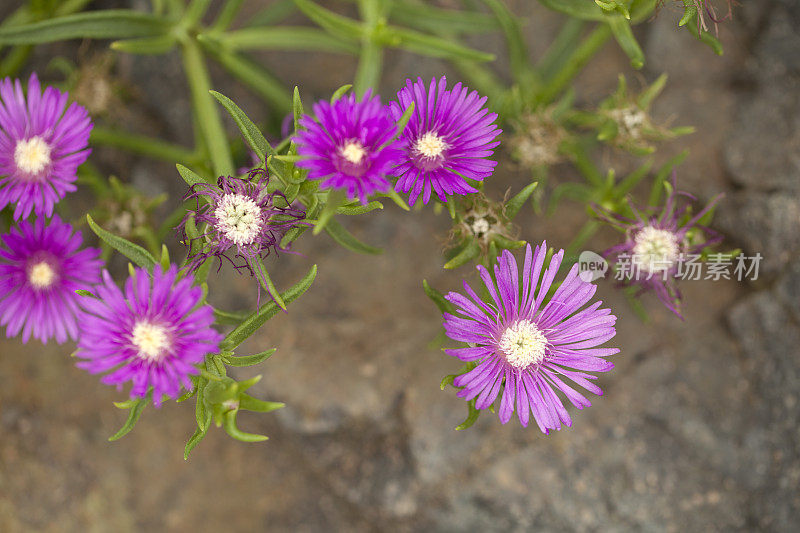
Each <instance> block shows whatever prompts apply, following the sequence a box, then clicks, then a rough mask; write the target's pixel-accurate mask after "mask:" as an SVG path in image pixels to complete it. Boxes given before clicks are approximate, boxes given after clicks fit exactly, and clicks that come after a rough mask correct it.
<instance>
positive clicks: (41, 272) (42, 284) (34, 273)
mask: <svg viewBox="0 0 800 533" xmlns="http://www.w3.org/2000/svg"><path fill="white" fill-rule="evenodd" d="M55 279H56V271H55V270H53V267H52V266H50V265H49V264H48V263H47V262H46V261H42V262H40V263H36V264H34V265H32V266H31V267H30V268H28V281H29V282H30V284H31V285H33V287H34V288H36V289H39V290H41V289H46V288H48V287H49V286H50V285H52V284H53V282H54V281H55Z"/></svg>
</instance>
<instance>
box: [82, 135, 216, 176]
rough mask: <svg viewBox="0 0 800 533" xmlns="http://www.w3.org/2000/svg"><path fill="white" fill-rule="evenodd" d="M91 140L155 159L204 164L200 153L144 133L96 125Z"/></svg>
mask: <svg viewBox="0 0 800 533" xmlns="http://www.w3.org/2000/svg"><path fill="white" fill-rule="evenodd" d="M91 142H92V143H96V144H100V145H104V146H112V147H114V148H122V149H123V150H128V151H130V152H135V153H137V154H141V155H145V156H147V157H152V158H153V159H161V160H163V161H168V162H170V163H181V164H182V165H184V166H187V167H197V166H201V165H202V160H201V158H200V157H199V156H198V154H197V153H196V152H194V151H192V150H189V149H188V148H184V147H183V146H178V145H176V144H172V143H168V142H165V141H162V140H161V139H154V138H152V137H145V136H144V135H137V134H135V133H128V132H126V131H120V130H112V129H108V128H103V127H102V126H100V127H98V126H95V128H94V129H93V130H92V136H91Z"/></svg>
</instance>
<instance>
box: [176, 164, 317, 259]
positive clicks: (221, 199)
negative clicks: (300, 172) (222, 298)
mask: <svg viewBox="0 0 800 533" xmlns="http://www.w3.org/2000/svg"><path fill="white" fill-rule="evenodd" d="M268 184H269V175H268V174H267V172H266V171H265V170H264V168H254V169H252V170H250V171H249V172H248V174H247V178H235V177H231V176H223V177H220V178H219V179H218V180H217V185H216V186H214V185H211V184H207V183H198V184H195V185H193V186H192V187H191V188H190V189H189V192H188V193H187V194H186V196H185V197H184V200H196V202H197V206H196V208H195V209H194V210H193V211H189V212H188V213H187V214H186V217H185V218H184V219H183V222H182V223H181V227H182V228H183V230H184V242H187V243H190V242H191V244H192V247H191V249H192V251H191V252H190V255H189V258H188V261H187V265H188V268H189V270H196V269H197V268H198V267H199V266H200V265H201V264H202V263H203V262H204V261H205V260H206V259H208V258H209V257H217V258H223V257H224V258H226V259H228V260H229V261H230V262H231V264H233V266H234V267H235V268H236V269H237V270H242V269H245V270H248V271H249V272H250V273H251V274H253V273H254V270H255V268H256V267H255V265H256V260H257V259H258V258H259V257H262V256H266V255H269V253H270V251H275V252H277V251H286V249H285V248H281V247H280V242H281V239H282V238H283V236H284V235H285V234H286V232H287V231H289V229H291V228H293V227H295V226H297V225H298V224H302V223H303V219H304V218H305V216H306V213H305V211H304V210H303V209H302V208H300V207H296V206H293V205H292V206H290V205H289V204H288V203H287V201H286V197H285V196H284V195H283V193H282V192H280V191H275V192H269V191H268V190H267V185H268ZM190 217H191V218H193V219H194V224H195V226H196V227H197V228H198V229H200V230H201V231H202V228H203V227H205V232H204V233H203V234H201V235H200V236H199V238H198V237H195V239H194V242H192V239H191V237H190V236H189V235H187V234H186V231H185V230H186V223H187V221H188V219H189V218H190ZM231 251H234V253H233V254H231V253H230V252H231ZM237 259H240V260H243V261H237Z"/></svg>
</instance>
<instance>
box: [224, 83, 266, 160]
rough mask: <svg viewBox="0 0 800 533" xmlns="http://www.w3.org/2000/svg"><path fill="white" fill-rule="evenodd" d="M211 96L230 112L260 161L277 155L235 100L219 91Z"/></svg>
mask: <svg viewBox="0 0 800 533" xmlns="http://www.w3.org/2000/svg"><path fill="white" fill-rule="evenodd" d="M211 95H212V96H214V98H216V99H217V101H218V102H219V103H220V104H222V107H224V108H225V110H226V111H228V113H229V114H230V115H231V118H233V121H234V122H236V125H237V126H238V127H239V131H240V132H241V133H242V136H243V137H244V140H245V141H247V144H248V146H250V148H252V149H253V151H254V152H255V153H256V155H257V156H258V158H259V159H261V160H262V161H263V160H264V157H265V156H266V155H275V150H273V149H272V147H271V146H270V145H269V143H268V142H267V139H266V138H265V137H264V134H262V133H261V130H259V129H258V127H256V125H255V124H254V123H253V121H252V120H250V118H248V116H247V115H246V114H245V113H244V111H242V109H241V108H240V107H239V106H238V105H236V104H235V103H234V102H233V100H231V99H230V98H228V97H227V96H225V95H224V94H222V93H218V92H217V91H211Z"/></svg>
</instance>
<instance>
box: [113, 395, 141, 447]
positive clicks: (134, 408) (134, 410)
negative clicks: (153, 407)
mask: <svg viewBox="0 0 800 533" xmlns="http://www.w3.org/2000/svg"><path fill="white" fill-rule="evenodd" d="M147 402H148V399H147V398H140V399H138V400H135V401H134V402H133V404H132V405H131V407H130V408H129V409H130V412H129V413H128V419H127V420H126V421H125V424H124V425H123V426H122V427H121V428H120V429H119V431H117V432H116V433H114V434H113V435H112V436H111V437H109V438H108V440H109V441H112V442H113V441H115V440H119V439H121V438H122V437H124V436H125V435H127V434H128V433H130V431H131V430H132V429H133V426H135V425H136V422H138V421H139V417H141V416H142V411H143V410H144V407H145V405H147Z"/></svg>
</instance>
